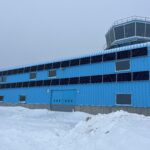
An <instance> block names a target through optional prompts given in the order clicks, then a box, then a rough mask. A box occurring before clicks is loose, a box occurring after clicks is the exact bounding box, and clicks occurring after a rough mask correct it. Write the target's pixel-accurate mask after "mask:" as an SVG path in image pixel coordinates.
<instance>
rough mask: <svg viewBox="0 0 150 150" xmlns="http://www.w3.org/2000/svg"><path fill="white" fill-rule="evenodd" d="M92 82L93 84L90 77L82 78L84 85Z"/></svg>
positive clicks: (81, 81)
mask: <svg viewBox="0 0 150 150" xmlns="http://www.w3.org/2000/svg"><path fill="white" fill-rule="evenodd" d="M90 82H91V79H90V76H86V77H80V83H81V84H83V83H90Z"/></svg>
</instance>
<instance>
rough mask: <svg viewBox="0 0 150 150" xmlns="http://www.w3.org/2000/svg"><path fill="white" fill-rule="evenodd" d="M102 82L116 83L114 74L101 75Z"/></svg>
mask: <svg viewBox="0 0 150 150" xmlns="http://www.w3.org/2000/svg"><path fill="white" fill-rule="evenodd" d="M103 82H116V74H108V75H103Z"/></svg>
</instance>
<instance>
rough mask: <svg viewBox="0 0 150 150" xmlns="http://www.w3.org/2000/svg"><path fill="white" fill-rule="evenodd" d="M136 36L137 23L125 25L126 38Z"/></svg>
mask: <svg viewBox="0 0 150 150" xmlns="http://www.w3.org/2000/svg"><path fill="white" fill-rule="evenodd" d="M131 36H135V23H130V24H127V25H125V37H131Z"/></svg>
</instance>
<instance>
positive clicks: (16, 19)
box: [0, 0, 150, 68]
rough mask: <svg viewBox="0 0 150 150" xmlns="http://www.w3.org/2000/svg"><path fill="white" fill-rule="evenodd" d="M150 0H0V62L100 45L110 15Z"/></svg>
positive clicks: (142, 11) (138, 8) (143, 11)
mask: <svg viewBox="0 0 150 150" xmlns="http://www.w3.org/2000/svg"><path fill="white" fill-rule="evenodd" d="M149 6H150V0H0V68H4V67H9V66H19V65H25V64H30V63H36V62H37V63H38V62H44V61H50V60H52V59H55V58H61V57H66V56H73V55H79V54H84V53H90V52H94V51H97V50H101V49H102V48H103V46H104V44H105V33H106V31H107V30H108V28H109V27H110V26H111V25H112V23H113V22H114V21H115V20H118V19H121V18H125V17H128V16H133V15H137V16H146V17H150V8H149Z"/></svg>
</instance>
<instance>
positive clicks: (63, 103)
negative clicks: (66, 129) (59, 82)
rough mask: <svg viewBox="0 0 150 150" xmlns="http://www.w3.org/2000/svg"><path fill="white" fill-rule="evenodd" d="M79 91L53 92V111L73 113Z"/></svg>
mask: <svg viewBox="0 0 150 150" xmlns="http://www.w3.org/2000/svg"><path fill="white" fill-rule="evenodd" d="M76 95H77V90H74V89H73V90H72V89H69V90H68V89H67V90H53V91H52V95H51V109H52V110H57V111H72V110H74V108H75V104H76Z"/></svg>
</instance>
